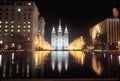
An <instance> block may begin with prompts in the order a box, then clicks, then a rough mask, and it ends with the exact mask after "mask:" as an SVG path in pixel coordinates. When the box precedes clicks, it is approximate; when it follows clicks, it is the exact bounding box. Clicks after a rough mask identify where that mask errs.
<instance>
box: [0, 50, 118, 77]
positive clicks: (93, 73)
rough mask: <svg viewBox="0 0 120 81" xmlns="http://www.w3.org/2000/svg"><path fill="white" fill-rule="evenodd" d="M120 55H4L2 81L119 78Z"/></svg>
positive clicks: (0, 63)
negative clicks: (18, 80)
mask: <svg viewBox="0 0 120 81" xmlns="http://www.w3.org/2000/svg"><path fill="white" fill-rule="evenodd" d="M119 76H120V54H118V53H115V52H87V53H86V52H83V51H19V52H18V51H9V52H8V51H7V52H0V77H1V78H3V79H4V78H5V79H6V78H8V79H9V78H15V79H16V78H93V79H94V78H119Z"/></svg>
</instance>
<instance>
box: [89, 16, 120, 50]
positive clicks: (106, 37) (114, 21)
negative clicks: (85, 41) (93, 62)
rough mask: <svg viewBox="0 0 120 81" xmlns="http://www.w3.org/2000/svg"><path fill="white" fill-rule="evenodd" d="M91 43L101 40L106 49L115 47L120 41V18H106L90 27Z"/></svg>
mask: <svg viewBox="0 0 120 81" xmlns="http://www.w3.org/2000/svg"><path fill="white" fill-rule="evenodd" d="M90 36H91V38H92V42H93V43H98V41H101V42H102V43H105V45H107V48H108V49H116V47H117V46H119V42H120V19H118V18H107V19H105V20H103V21H101V22H100V23H98V24H97V25H95V26H94V27H92V28H91V29H90Z"/></svg>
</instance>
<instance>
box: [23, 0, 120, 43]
mask: <svg viewBox="0 0 120 81" xmlns="http://www.w3.org/2000/svg"><path fill="white" fill-rule="evenodd" d="M24 1H25V0H24ZM26 1H29V0H26ZM31 1H35V2H36V4H37V6H38V8H39V12H40V15H41V16H43V17H44V18H45V22H46V26H45V36H46V40H47V41H50V33H51V30H52V27H53V25H54V26H56V28H57V27H58V21H59V19H60V18H61V20H62V26H65V25H67V26H68V30H69V32H70V34H69V36H70V41H72V40H73V39H75V38H77V37H79V36H81V35H83V36H84V37H85V38H88V36H89V29H90V28H91V27H93V26H94V25H95V24H97V23H99V22H100V21H102V20H104V19H106V18H113V15H112V8H113V7H117V8H118V10H119V11H120V6H119V5H120V0H31ZM86 40H88V39H86Z"/></svg>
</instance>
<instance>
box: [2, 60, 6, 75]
mask: <svg viewBox="0 0 120 81" xmlns="http://www.w3.org/2000/svg"><path fill="white" fill-rule="evenodd" d="M3 77H6V60H5V61H4V63H3Z"/></svg>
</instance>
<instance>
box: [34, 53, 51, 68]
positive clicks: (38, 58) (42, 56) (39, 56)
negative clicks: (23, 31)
mask: <svg viewBox="0 0 120 81" xmlns="http://www.w3.org/2000/svg"><path fill="white" fill-rule="evenodd" d="M49 53H50V51H34V53H33V57H34V61H35V65H36V66H38V65H42V64H44V61H45V60H46V57H47V56H48V55H49Z"/></svg>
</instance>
